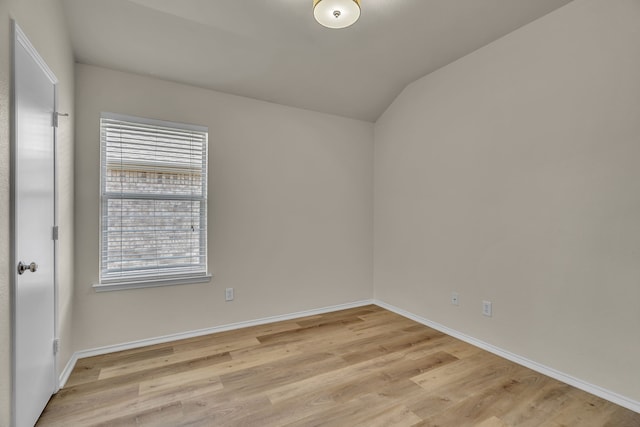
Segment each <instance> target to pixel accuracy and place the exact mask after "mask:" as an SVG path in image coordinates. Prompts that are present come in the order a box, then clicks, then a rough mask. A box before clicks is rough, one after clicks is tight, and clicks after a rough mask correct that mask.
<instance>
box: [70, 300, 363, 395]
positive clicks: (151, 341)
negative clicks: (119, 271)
mask: <svg viewBox="0 0 640 427" xmlns="http://www.w3.org/2000/svg"><path fill="white" fill-rule="evenodd" d="M370 304H374V301H373V300H361V301H354V302H350V303H346V304H338V305H332V306H329V307H322V308H316V309H312V310H305V311H298V312H295V313H289V314H283V315H278V316H270V317H264V318H261V319H254V320H247V321H244V322H238V323H230V324H227V325H221V326H213V327H211V328H205V329H197V330H195V331H188V332H180V333H177V334H171V335H164V336H160V337H155V338H146V339H142V340H138V341H131V342H127V343H122V344H115V345H107V346H104V347H97V348H92V349H89V350H80V351H76V352H75V353H73V355H72V356H71V358H70V359H69V362H67V365H66V366H65V368H64V370H63V371H62V373H61V374H60V388H63V387H64V385H65V384H66V383H67V380H68V379H69V375H71V371H73V368H74V367H75V366H76V363H77V362H78V360H79V359H83V358H85V357H92V356H99V355H102V354H108V353H115V352H117V351H123V350H131V349H133V348H140V347H145V346H148V345H155V344H163V343H166V342H171V341H177V340H182V339H186V338H193V337H199V336H202V335H209V334H215V333H216V332H225V331H232V330H235V329H242V328H248V327H250V326H258V325H264V324H267V323H275V322H281V321H283V320H291V319H297V318H300V317H307V316H314V315H316V314H324V313H331V312H333V311H339V310H346V309H348V308H355V307H362V306H365V305H370Z"/></svg>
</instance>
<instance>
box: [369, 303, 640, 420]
mask: <svg viewBox="0 0 640 427" xmlns="http://www.w3.org/2000/svg"><path fill="white" fill-rule="evenodd" d="M373 303H374V304H376V305H377V306H379V307H382V308H384V309H387V310H389V311H392V312H394V313H396V314H399V315H400V316H404V317H406V318H409V319H411V320H415V321H416V322H418V323H422V324H423V325H426V326H429V327H430V328H433V329H436V330H438V331H440V332H443V333H445V334H447V335H450V336H452V337H454V338H457V339H459V340H462V341H464V342H467V343H469V344H471V345H473V346H476V347H479V348H481V349H483V350H486V351H488V352H490V353H493V354H495V355H498V356H500V357H502V358H505V359H507V360H510V361H512V362H514V363H517V364H519V365H522V366H525V367H527V368H529V369H532V370H534V371H536V372H539V373H541V374H543V375H546V376H548V377H551V378H554V379H556V380H558V381H562V382H563V383H566V384H569V385H571V386H573V387H576V388H579V389H580V390H583V391H586V392H587V393H591V394H593V395H596V396H598V397H601V398H603V399H606V400H608V401H610V402H613V403H615V404H617V405H620V406H623V407H625V408H627V409H630V410H632V411H634V412H638V413H640V402H637V401H635V400H633V399H630V398H628V397H625V396H622V395H620V394H618V393H615V392H613V391H611V390H607V389H605V388H602V387H600V386H597V385H595V384H591V383H588V382H586V381H583V380H581V379H579V378H575V377H573V376H571V375H568V374H565V373H564V372H560V371H558V370H556V369H553V368H550V367H548V366H545V365H542V364H540V363H538V362H534V361H533V360H530V359H527V358H525V357H522V356H519V355H517V354H514V353H511V352H510V351H507V350H504V349H501V348H500V347H496V346H494V345H492V344H489V343H486V342H484V341H481V340H479V339H476V338H473V337H471V336H469V335H466V334H464V333H462V332H459V331H456V330H455V329H451V328H449V327H447V326H444V325H441V324H439V323H436V322H433V321H431V320H429V319H425V318H424V317H420V316H418V315H416V314H413V313H411V312H408V311H406V310H403V309H401V308H398V307H396V306H393V305H391V304H387V303H385V302H382V301H379V300H374V301H373Z"/></svg>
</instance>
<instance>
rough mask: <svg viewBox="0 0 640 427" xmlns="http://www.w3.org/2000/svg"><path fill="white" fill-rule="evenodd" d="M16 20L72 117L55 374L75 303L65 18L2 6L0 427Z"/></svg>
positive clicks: (5, 371) (7, 369) (52, 4)
mask: <svg viewBox="0 0 640 427" xmlns="http://www.w3.org/2000/svg"><path fill="white" fill-rule="evenodd" d="M11 18H13V19H15V20H16V22H17V23H18V25H20V27H21V28H22V29H23V30H24V32H25V33H26V35H27V37H29V39H30V41H31V42H32V43H33V45H34V46H35V48H36V49H37V50H38V52H39V53H40V55H41V56H42V57H43V58H44V60H45V61H46V62H47V65H49V67H50V68H51V69H52V70H53V72H54V74H55V75H56V77H57V78H58V81H59V84H58V98H59V99H58V106H59V109H60V111H64V112H68V113H70V117H69V118H65V119H61V121H60V127H59V129H58V156H59V157H58V164H57V167H58V180H59V182H58V186H59V187H58V188H59V199H58V202H59V206H58V213H59V225H60V241H59V248H60V251H59V253H58V256H59V258H58V277H59V282H60V283H59V288H58V290H59V295H58V298H59V299H58V316H59V337H60V340H61V342H60V343H61V348H60V353H59V360H58V361H59V363H58V372H61V371H62V369H63V368H64V365H65V364H66V362H67V360H69V357H70V356H71V354H72V352H73V349H72V347H71V343H72V339H71V315H72V298H73V291H72V290H73V115H74V111H73V102H74V99H73V98H74V97H73V88H74V84H73V71H74V69H73V54H72V52H71V45H70V43H69V37H68V34H67V30H66V23H65V17H64V16H63V14H62V8H61V6H60V4H59V3H58V1H57V0H56V1H51V0H20V1H18V0H2V1H0V206H1V207H2V208H1V209H2V210H1V211H0V260H2V263H0V426H8V425H9V422H10V405H11V382H10V377H11V355H12V349H11V345H10V342H11V340H10V336H11V335H10V334H11V313H10V297H11V295H10V284H9V280H10V277H11V276H10V274H11V272H13V268H14V266H13V265H10V264H9V260H10V259H11V257H10V253H11V252H10V241H9V236H10V233H9V212H10V211H9V176H10V170H9V159H10V151H9V145H10V144H9V129H10V114H9V109H10V98H9V94H10V83H11V67H12V62H11V43H12V38H11V25H10V19H11Z"/></svg>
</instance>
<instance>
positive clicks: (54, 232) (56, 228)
mask: <svg viewBox="0 0 640 427" xmlns="http://www.w3.org/2000/svg"><path fill="white" fill-rule="evenodd" d="M52 237H53V240H58V226H57V225H54V226H53V233H52Z"/></svg>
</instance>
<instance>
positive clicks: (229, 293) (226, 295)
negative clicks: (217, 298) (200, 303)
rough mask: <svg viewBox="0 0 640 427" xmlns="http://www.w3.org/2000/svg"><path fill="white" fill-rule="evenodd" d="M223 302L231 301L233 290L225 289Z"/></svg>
mask: <svg viewBox="0 0 640 427" xmlns="http://www.w3.org/2000/svg"><path fill="white" fill-rule="evenodd" d="M224 300H225V301H233V288H227V289H225V291H224Z"/></svg>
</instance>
